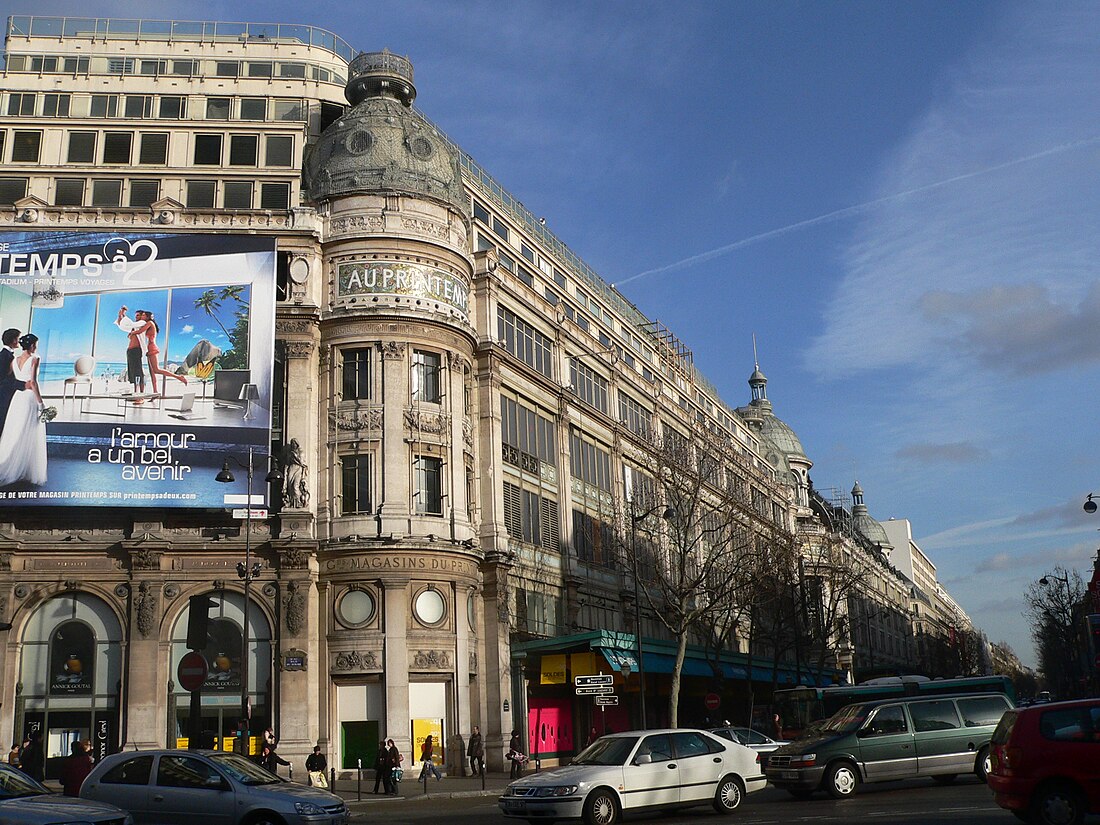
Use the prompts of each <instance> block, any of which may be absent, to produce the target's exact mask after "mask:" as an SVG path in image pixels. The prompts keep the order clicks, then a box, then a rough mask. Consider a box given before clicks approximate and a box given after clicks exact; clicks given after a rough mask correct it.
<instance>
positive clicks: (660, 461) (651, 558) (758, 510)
mask: <svg viewBox="0 0 1100 825" xmlns="http://www.w3.org/2000/svg"><path fill="white" fill-rule="evenodd" d="M630 458H631V461H632V463H633V464H635V465H637V469H638V473H637V474H636V475H637V477H638V480H637V483H634V484H632V485H631V488H630V489H628V490H627V498H626V500H625V501H624V502H623V503H622V512H621V513H619V514H618V515H619V518H618V521H619V529H618V530H617V531H616V532H617V537H618V540H619V543H620V546H621V553H622V557H623V558H624V559H625V561H626V564H625V566H626V567H627V568H628V569H629V570H630V572H631V574H632V575H633V576H635V577H636V581H638V582H639V584H640V585H642V586H640V587H639V592H640V595H641V598H642V600H643V603H644V604H645V605H646V606H648V608H649V611H650V612H651V613H652V615H653V616H654V618H655V620H656V621H657V622H658V623H660V624H661V625H663V626H664V628H665V629H666V630H667V631H668V633H669V634H670V635H671V636H672V637H673V638H674V639H675V640H676V642H677V645H676V656H675V661H674V664H673V671H672V689H671V693H670V696H669V720H670V724H671V725H672V726H673V727H675V726H676V725H677V722H678V715H679V714H678V704H679V698H680V676H681V672H682V670H683V664H684V659H685V656H686V653H687V644H688V640H689V637H691V635H692V633H693V631H695V630H696V629H697V628H699V627H700V626H701V625H705V626H709V627H711V628H714V629H715V632H716V633H717V634H718V635H719V636H720V637H721V638H723V639H725V638H728V637H729V635H730V634H731V633H732V632H734V631H735V628H736V625H737V622H738V617H739V607H738V604H739V602H740V600H741V599H742V598H743V597H744V594H745V592H746V584H747V582H748V581H750V580H751V576H752V572H753V570H754V568H755V567H756V566H757V553H758V548H760V547H762V546H765V545H769V544H774V543H776V542H777V541H778V540H779V539H780V538H782V539H783V540H784V541H785V542H787V543H789V541H790V533H789V532H787V531H785V530H784V528H783V526H782V525H779V524H777V523H776V522H775V521H774V513H775V511H774V510H773V509H772V507H771V503H770V501H771V499H770V498H769V497H768V496H767V494H766V493H765V489H767V486H766V485H767V482H765V481H764V480H763V479H762V478H760V477H754V478H752V479H751V481H750V480H749V479H748V478H746V476H747V474H748V473H749V472H750V471H749V470H748V468H747V467H746V466H745V465H744V464H743V460H742V459H741V458H740V457H739V454H738V453H737V452H736V450H735V449H734V448H733V447H732V445H730V444H729V442H728V441H726V440H725V439H724V438H723V437H721V436H718V435H716V434H714V433H711V432H710V431H708V430H705V429H703V428H701V427H693V428H691V429H690V430H689V434H684V433H682V432H680V431H678V430H675V429H672V428H665V429H664V430H663V431H662V432H661V433H660V434H655V435H654V436H652V437H651V438H650V440H649V443H647V444H646V445H645V446H644V448H643V449H642V450H641V451H639V452H638V454H637V455H632V456H630ZM743 474H745V475H743ZM772 493H773V495H775V492H774V490H773V491H772ZM636 630H637V631H638V632H640V629H636Z"/></svg>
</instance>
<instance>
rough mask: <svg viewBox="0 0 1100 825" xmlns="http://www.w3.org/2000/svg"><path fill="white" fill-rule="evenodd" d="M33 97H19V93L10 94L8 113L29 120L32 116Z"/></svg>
mask: <svg viewBox="0 0 1100 825" xmlns="http://www.w3.org/2000/svg"><path fill="white" fill-rule="evenodd" d="M35 97H36V96H35V95H21V94H19V92H14V91H13V92H12V94H11V95H9V96H8V113H9V114H19V116H22V117H26V118H29V117H31V116H32V114H34V101H35Z"/></svg>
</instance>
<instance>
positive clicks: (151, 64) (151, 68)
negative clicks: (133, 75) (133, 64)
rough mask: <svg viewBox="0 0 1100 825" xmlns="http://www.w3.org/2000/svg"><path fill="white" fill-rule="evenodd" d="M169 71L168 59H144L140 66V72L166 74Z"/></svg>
mask: <svg viewBox="0 0 1100 825" xmlns="http://www.w3.org/2000/svg"><path fill="white" fill-rule="evenodd" d="M167 71H168V61H167V60H142V61H141V65H140V66H139V67H138V72H139V73H140V74H153V75H157V74H165V73H166V72H167Z"/></svg>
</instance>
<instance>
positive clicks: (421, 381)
mask: <svg viewBox="0 0 1100 825" xmlns="http://www.w3.org/2000/svg"><path fill="white" fill-rule="evenodd" d="M442 372H443V357H442V356H441V355H440V354H439V353H438V352H425V351H424V350H419V349H414V350H413V354H412V399H413V401H421V402H424V403H427V404H439V403H441V402H442V401H443V386H442Z"/></svg>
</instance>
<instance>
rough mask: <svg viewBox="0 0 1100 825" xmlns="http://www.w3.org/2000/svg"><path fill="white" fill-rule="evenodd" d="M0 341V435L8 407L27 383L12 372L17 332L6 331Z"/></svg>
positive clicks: (25, 387) (17, 339)
mask: <svg viewBox="0 0 1100 825" xmlns="http://www.w3.org/2000/svg"><path fill="white" fill-rule="evenodd" d="M0 340H2V341H3V343H4V346H3V348H2V349H0V433H3V432H4V422H5V421H6V420H7V418H8V407H10V406H11V400H12V398H13V397H14V396H15V393H16V392H18V391H19V390H24V391H25V390H26V389H27V382H26V381H20V380H19V379H18V378H16V377H15V374H14V373H13V372H12V368H11V364H12V361H14V360H15V350H14V347H15V345H16V342H18V341H19V330H17V329H6V330H4V335H3V337H2V338H0Z"/></svg>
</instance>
